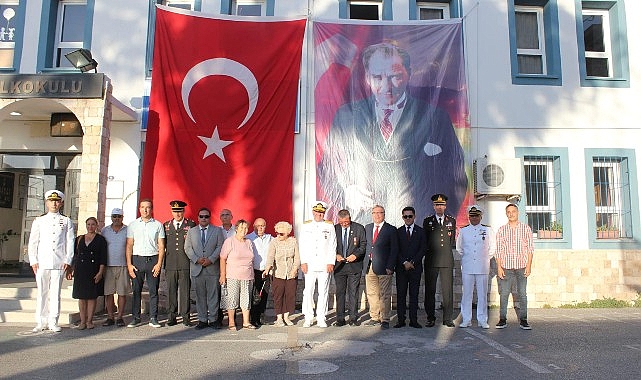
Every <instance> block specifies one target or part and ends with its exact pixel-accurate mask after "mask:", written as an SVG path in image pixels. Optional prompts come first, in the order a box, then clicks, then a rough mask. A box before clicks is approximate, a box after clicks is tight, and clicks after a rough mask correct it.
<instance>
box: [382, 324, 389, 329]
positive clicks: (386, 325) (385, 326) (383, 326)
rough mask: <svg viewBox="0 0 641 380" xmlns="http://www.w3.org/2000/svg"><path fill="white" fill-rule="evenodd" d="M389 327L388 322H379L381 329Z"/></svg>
mask: <svg viewBox="0 0 641 380" xmlns="http://www.w3.org/2000/svg"><path fill="white" fill-rule="evenodd" d="M387 329H389V322H381V330H387Z"/></svg>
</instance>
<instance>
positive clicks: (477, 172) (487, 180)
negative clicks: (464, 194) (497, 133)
mask: <svg viewBox="0 0 641 380" xmlns="http://www.w3.org/2000/svg"><path fill="white" fill-rule="evenodd" d="M522 168H523V164H522V163H521V159H520V158H503V159H490V158H478V159H476V160H474V190H475V192H476V193H477V194H487V195H520V194H521V191H522V186H521V180H522V179H521V178H522V175H521V172H522Z"/></svg>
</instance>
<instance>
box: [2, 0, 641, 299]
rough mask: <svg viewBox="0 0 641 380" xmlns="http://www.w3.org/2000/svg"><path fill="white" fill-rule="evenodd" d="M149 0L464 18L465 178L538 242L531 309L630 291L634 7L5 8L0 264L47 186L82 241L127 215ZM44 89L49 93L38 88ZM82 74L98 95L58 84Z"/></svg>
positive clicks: (140, 140) (246, 1)
mask: <svg viewBox="0 0 641 380" xmlns="http://www.w3.org/2000/svg"><path fill="white" fill-rule="evenodd" d="M156 3H158V4H164V5H168V6H174V7H180V8H185V9H191V10H194V11H198V12H205V13H209V14H226V15H229V14H232V15H239V16H265V17H270V16H285V17H288V16H290V17H293V16H301V15H304V16H305V15H306V16H308V17H309V20H310V22H313V21H314V20H323V21H332V20H342V19H366V20H385V21H387V22H391V23H395V22H398V23H403V22H407V21H414V20H416V21H419V22H420V20H425V22H430V21H429V20H430V19H439V18H461V19H462V20H463V21H462V22H463V30H464V46H465V63H466V78H467V86H468V89H467V93H468V102H469V110H470V113H469V124H470V127H471V130H470V133H469V136H470V141H469V146H470V149H469V151H468V152H467V155H466V165H467V167H468V173H469V178H468V180H469V183H470V184H471V185H470V186H471V187H472V190H473V191H474V198H475V200H474V201H475V202H476V203H478V204H479V205H481V207H483V208H484V209H485V210H486V213H485V216H484V223H487V224H491V225H492V226H494V227H495V228H498V226H500V225H501V224H504V223H505V222H506V217H505V211H504V208H505V206H506V205H507V204H508V202H517V203H518V205H519V207H520V209H521V216H522V220H523V222H527V223H528V224H529V225H530V226H531V227H532V229H533V231H534V233H535V247H536V251H535V259H534V260H535V261H534V268H533V274H532V276H531V278H530V285H529V290H530V297H529V303H530V304H531V306H533V307H542V306H545V305H551V306H558V305H560V304H566V303H573V302H577V301H590V300H594V299H599V298H602V297H613V298H617V299H626V300H634V299H636V298H637V297H638V292H639V291H640V290H641V244H640V243H639V238H640V237H641V227H640V226H641V222H640V213H639V203H640V201H641V198H640V196H639V189H638V185H639V180H638V177H639V173H640V172H639V165H638V163H639V161H638V159H637V157H636V150H637V144H636V142H637V141H639V138H640V137H641V129H640V128H639V125H638V123H636V120H635V112H634V110H635V105H636V104H637V103H638V102H639V100H641V91H639V89H638V88H636V85H637V81H638V80H639V79H641V78H640V76H641V73H639V71H638V70H635V64H634V63H636V62H641V51H640V48H639V44H634V43H632V42H631V36H634V35H638V34H639V33H640V32H641V30H639V29H640V27H639V26H637V25H636V24H635V23H633V22H630V20H633V16H635V15H638V14H641V5H640V4H637V2H635V1H630V0H628V1H624V0H610V1H596V0H583V1H581V0H483V1H477V0H451V1H446V0H434V1H429V2H421V1H416V0H396V1H394V0H380V1H375V0H364V1H356V0H354V1H349V0H263V1H261V0H236V1H231V0H165V1H147V2H142V1H134V2H132V1H125V0H110V1H106V0H56V1H44V0H32V1H29V2H27V1H24V0H0V14H2V16H3V17H4V18H5V20H6V25H7V26H6V27H3V28H0V158H1V160H0V164H1V166H0V179H2V182H0V185H1V186H2V189H1V190H2V196H3V198H2V205H1V206H2V207H1V208H0V213H1V214H2V217H0V233H3V232H4V233H5V234H6V232H8V231H9V230H11V232H12V233H10V234H6V235H8V238H7V239H8V240H7V241H6V242H4V243H3V251H2V252H3V257H2V260H5V261H10V260H18V259H19V257H16V256H20V255H21V252H22V251H21V250H22V249H23V247H24V246H25V244H26V241H27V239H28V231H29V226H30V222H31V220H33V217H35V216H36V215H39V213H41V212H43V211H44V208H43V202H42V194H43V192H44V191H46V190H47V189H48V188H50V187H58V188H60V189H61V190H63V191H65V193H66V194H68V197H69V200H68V201H67V202H66V204H65V212H66V213H68V214H69V215H71V216H72V217H73V218H74V220H75V221H81V223H80V224H82V225H81V226H79V229H80V231H82V229H83V227H84V222H83V221H84V219H86V218H87V217H88V216H96V215H97V216H98V217H99V219H100V220H101V222H103V223H104V219H105V215H106V214H107V213H108V212H109V210H111V208H112V207H123V208H124V210H125V221H130V220H132V219H134V218H135V216H136V203H137V200H138V193H137V190H138V184H139V177H140V174H139V173H140V169H139V168H140V162H141V160H142V156H143V154H144V145H145V144H144V141H145V119H146V113H145V109H146V106H147V105H148V94H149V88H150V79H151V63H152V59H153V54H152V51H153V32H154V14H155V4H156ZM4 24H5V23H4V22H3V23H2V25H4ZM32 25H39V27H27V26H32ZM310 41H311V37H310V36H309V34H308V36H307V38H306V41H305V43H306V45H307V46H304V48H303V57H302V58H303V61H302V70H301V82H300V83H301V84H300V99H301V100H300V105H299V110H298V121H299V123H298V125H297V126H296V127H297V129H298V130H299V133H297V134H296V137H295V159H294V181H293V184H292V186H293V189H294V199H293V202H294V210H295V224H296V225H300V224H301V223H302V221H303V220H306V219H309V218H310V215H309V212H310V211H309V210H308V207H306V205H308V204H309V203H310V202H311V201H313V200H314V199H315V197H316V194H315V189H316V183H315V167H314V165H313V162H314V144H315V142H314V107H313V105H314V99H313V94H314V91H313V86H314V79H313V78H314V77H313V56H312V55H313V52H312V51H313V49H311V48H309V44H310ZM78 48H84V49H89V50H90V51H91V52H92V54H93V57H94V58H95V59H96V61H98V63H99V66H98V70H97V71H98V72H99V73H101V74H92V73H80V72H79V70H77V69H75V68H72V67H71V65H70V63H69V62H68V61H67V60H66V59H65V58H64V54H66V53H68V52H70V51H73V50H75V49H78ZM52 76H55V78H58V79H57V80H61V81H62V82H55V80H54V78H53V77H52ZM60 76H62V79H60ZM83 76H84V78H83ZM65 78H66V79H65ZM85 78H86V79H85ZM65 80H68V82H69V83H67V82H66V81H65ZM29 81H31V82H29ZM43 81H50V82H47V85H48V86H49V85H50V86H51V87H53V86H54V84H53V83H58V85H57V86H58V87H57V90H56V91H48V92H46V91H44V90H43V92H40V93H34V91H36V89H38V88H43V87H44V86H43V85H42V83H43ZM73 81H75V82H73ZM78 81H93V82H94V83H97V82H100V83H102V84H101V86H100V88H101V89H100V91H99V93H98V94H91V95H90V94H88V93H86V94H83V93H82V91H76V92H75V94H74V93H62V92H61V91H63V90H62V87H61V86H63V84H62V83H67V84H65V85H67V86H68V88H69V89H70V90H69V91H71V89H73V88H74V87H73V85H74V84H75V85H76V86H77V85H78V84H77V83H79V82H78ZM16 83H19V84H16ZM26 83H31V84H26ZM38 86H40V87H38ZM87 86H88V85H87ZM86 89H87V87H85V88H83V91H84V90H86ZM52 90H53V88H52ZM45 92H46V93H45ZM87 92H88V90H87ZM53 114H67V115H68V114H72V115H73V116H74V117H75V119H76V120H77V121H78V122H79V125H80V126H81V129H82V134H81V135H78V134H77V133H76V135H68V136H66V137H62V136H58V137H56V133H55V132H54V131H53V128H54V127H53V126H55V125H57V124H56V123H54V122H53V121H52V115H53ZM52 125H53V126H52ZM472 184H473V185H472ZM163 206H164V205H160V206H159V207H163ZM388 214H391V215H395V214H399V215H400V210H388ZM239 217H241V216H239ZM418 217H419V218H423V217H424V215H418ZM4 255H6V257H5V256H4ZM491 301H493V302H498V298H497V297H496V287H495V286H493V287H492V298H491Z"/></svg>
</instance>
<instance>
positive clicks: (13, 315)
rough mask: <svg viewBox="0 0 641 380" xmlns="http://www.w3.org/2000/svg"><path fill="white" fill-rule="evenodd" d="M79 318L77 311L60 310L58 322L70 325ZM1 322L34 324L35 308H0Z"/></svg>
mask: <svg viewBox="0 0 641 380" xmlns="http://www.w3.org/2000/svg"><path fill="white" fill-rule="evenodd" d="M79 319H80V314H79V313H78V311H77V310H76V311H74V312H69V311H60V316H59V317H58V323H59V324H60V325H62V326H67V325H71V324H73V323H74V322H76V321H78V320H79ZM1 323H24V324H27V325H29V324H35V323H36V319H35V310H15V311H2V310H0V325H1Z"/></svg>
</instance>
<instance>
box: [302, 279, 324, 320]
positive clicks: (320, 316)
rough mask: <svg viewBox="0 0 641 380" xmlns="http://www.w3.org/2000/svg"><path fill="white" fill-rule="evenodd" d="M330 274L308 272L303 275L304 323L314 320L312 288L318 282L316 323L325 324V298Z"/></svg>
mask: <svg viewBox="0 0 641 380" xmlns="http://www.w3.org/2000/svg"><path fill="white" fill-rule="evenodd" d="M330 278H331V276H330V274H329V273H327V272H310V271H308V272H307V273H306V274H305V289H304V290H303V314H304V315H305V320H306V321H311V320H312V319H314V288H315V287H316V281H318V302H317V303H316V323H320V322H325V314H327V298H328V293H329V281H330Z"/></svg>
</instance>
